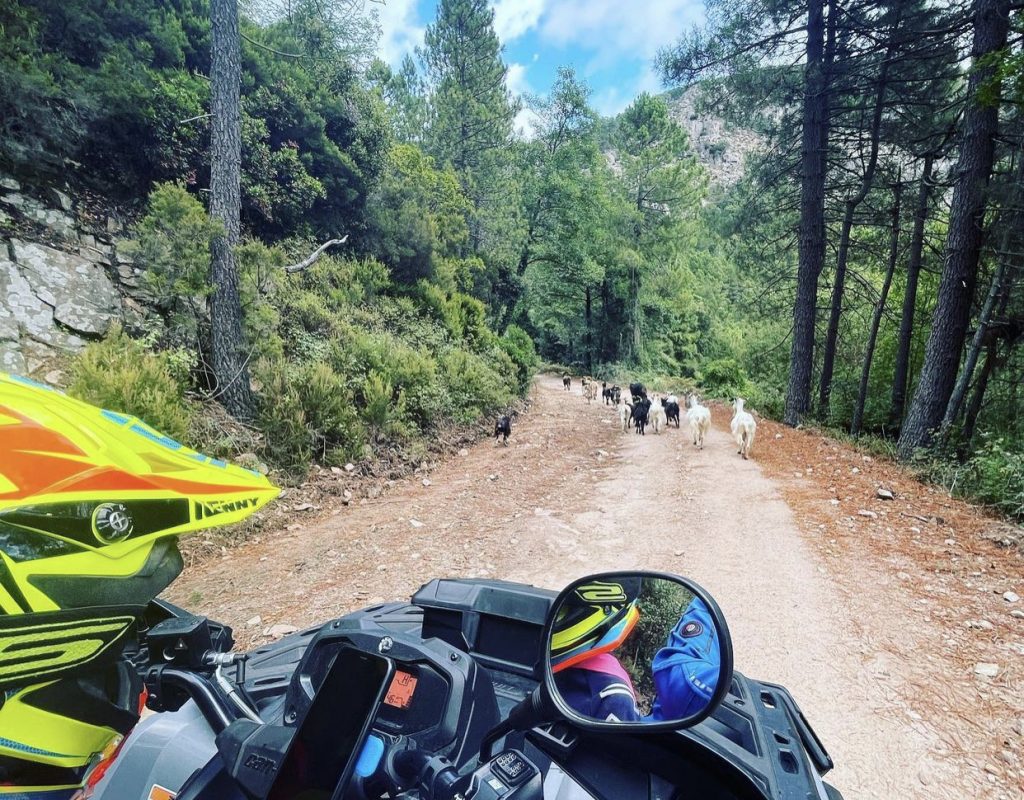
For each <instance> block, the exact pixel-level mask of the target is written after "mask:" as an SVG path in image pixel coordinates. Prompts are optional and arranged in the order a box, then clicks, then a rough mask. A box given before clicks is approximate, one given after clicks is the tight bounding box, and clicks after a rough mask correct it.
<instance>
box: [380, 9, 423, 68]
mask: <svg viewBox="0 0 1024 800" xmlns="http://www.w3.org/2000/svg"><path fill="white" fill-rule="evenodd" d="M416 6H417V0H387V2H386V3H375V4H374V8H376V10H377V15H378V19H379V21H380V28H381V37H380V44H379V45H378V47H377V52H378V53H379V55H380V57H381V58H382V59H384V60H385V61H387V62H388V63H389V64H391V66H393V67H397V66H398V65H399V64H400V63H401V61H402V57H403V56H404V55H405V54H406V53H411V52H412V51H413V48H415V47H417V46H418V45H420V44H422V43H423V32H424V30H425V28H424V26H423V25H421V24H420V22H419V16H418V15H417V13H416Z"/></svg>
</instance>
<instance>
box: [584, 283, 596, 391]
mask: <svg viewBox="0 0 1024 800" xmlns="http://www.w3.org/2000/svg"><path fill="white" fill-rule="evenodd" d="M584 303H585V307H584V314H585V317H586V320H587V374H588V375H591V374H593V372H594V321H593V315H592V313H591V309H592V305H593V303H592V298H591V292H590V287H589V286H588V287H587V288H586V295H585V300H584Z"/></svg>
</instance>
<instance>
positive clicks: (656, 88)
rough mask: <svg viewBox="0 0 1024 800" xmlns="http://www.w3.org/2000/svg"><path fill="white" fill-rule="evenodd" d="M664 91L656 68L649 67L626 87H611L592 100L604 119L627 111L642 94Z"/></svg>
mask: <svg viewBox="0 0 1024 800" xmlns="http://www.w3.org/2000/svg"><path fill="white" fill-rule="evenodd" d="M661 91H662V86H661V80H660V78H658V73H657V72H655V71H654V67H653V66H650V65H648V66H647V68H646V69H645V70H644V71H643V72H641V73H640V74H639V75H638V76H637V77H636V79H635V80H633V81H632V82H630V83H629V84H628V85H625V86H609V87H608V88H606V89H604V90H603V91H601V92H598V93H597V94H596V95H595V96H594V97H593V99H592V100H591V105H592V106H593V107H594V109H595V110H596V111H597V112H598V113H599V114H601V116H604V117H614V116H615V115H616V114H621V113H622V112H623V111H625V110H626V106H628V105H629V104H630V103H632V102H633V101H634V100H635V99H636V97H637V95H639V94H640V93H641V92H647V93H648V94H658V93H659V92H661Z"/></svg>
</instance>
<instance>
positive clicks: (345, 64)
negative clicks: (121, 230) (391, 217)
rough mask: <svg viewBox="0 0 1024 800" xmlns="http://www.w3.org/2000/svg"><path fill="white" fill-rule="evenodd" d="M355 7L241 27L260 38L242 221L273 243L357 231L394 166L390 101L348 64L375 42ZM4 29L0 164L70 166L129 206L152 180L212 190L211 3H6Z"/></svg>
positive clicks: (249, 73) (249, 91)
mask: <svg viewBox="0 0 1024 800" xmlns="http://www.w3.org/2000/svg"><path fill="white" fill-rule="evenodd" d="M345 5H346V8H345V9H344V14H343V15H339V14H336V13H332V12H333V10H334V7H333V6H332V7H331V8H330V9H328V8H326V7H324V6H323V4H319V3H313V2H311V1H310V2H296V3H294V4H290V10H291V13H290V14H288V15H278V16H275V15H273V14H264V15H262V18H261V21H260V24H257V23H255V22H253V21H251V20H248V19H244V18H243V19H242V20H241V27H242V32H243V33H244V35H245V36H246V37H247V38H248V39H250V40H253V41H256V42H259V43H260V45H262V46H258V45H254V44H250V43H248V42H246V41H243V46H242V62H243V63H242V70H243V76H242V108H241V111H242V130H243V139H244V145H243V148H242V153H243V163H242V188H243V216H244V219H245V221H246V222H247V223H248V224H249V225H250V226H251V227H252V229H253V230H255V231H258V232H259V233H261V234H263V235H265V236H267V237H271V238H281V237H283V236H287V235H290V234H294V233H296V232H304V233H307V234H312V235H316V236H320V235H322V234H324V233H330V234H335V233H337V232H338V231H340V230H345V229H349V228H351V227H353V224H354V223H355V224H358V222H359V221H360V220H361V218H362V214H363V209H364V206H365V203H366V198H367V196H368V193H369V190H370V186H371V184H372V183H373V181H374V179H375V177H376V175H377V173H378V171H379V170H380V167H381V166H382V163H383V158H384V155H385V152H386V149H387V144H388V131H387V119H386V116H385V111H384V107H383V103H382V102H381V100H380V98H379V96H378V95H377V94H376V93H375V92H373V91H371V90H370V89H369V87H367V86H366V85H365V84H364V83H363V82H361V81H360V80H359V79H358V75H357V73H356V71H355V70H354V69H353V65H352V61H351V58H353V57H354V56H356V55H358V54H359V53H362V52H365V51H366V50H367V49H369V50H372V49H374V46H373V43H372V37H373V35H374V33H373V30H372V27H373V26H372V24H371V20H370V18H369V17H368V16H367V15H366V14H365V13H363V11H362V10H361V9H359V8H356V7H355V6H354V5H352V4H345ZM342 17H343V19H342ZM0 30H2V31H3V34H4V35H3V36H0V71H2V73H3V75H4V80H3V81H2V82H0V119H2V120H3V124H2V125H3V126H2V129H0V155H2V156H3V157H4V160H5V161H9V162H11V163H13V164H14V165H15V166H16V167H17V170H18V171H19V172H23V173H25V174H27V175H39V174H43V175H54V176H58V177H60V178H62V179H63V178H65V177H66V176H67V174H68V167H72V168H73V171H72V174H73V177H75V178H77V179H78V180H79V181H81V182H83V183H86V184H88V185H89V186H91V187H94V188H97V189H99V190H100V191H101V192H102V193H103V194H105V195H107V196H109V197H111V198H114V199H117V200H123V201H128V202H133V201H135V200H136V198H138V197H140V196H144V195H145V194H146V193H147V192H148V191H149V190H150V188H151V187H152V186H153V184H155V183H160V182H166V181H175V182H184V183H185V184H187V185H188V186H189V187H196V186H199V187H201V186H203V185H204V184H205V183H206V182H207V180H208V175H209V153H208V142H209V119H208V111H209V81H208V80H207V79H205V78H204V75H206V74H208V71H209V49H210V26H209V8H208V4H207V2H206V0H168V2H165V3H160V4H157V5H155V6H154V4H153V3H152V2H148V1H147V0H124V1H123V2H118V3H109V2H107V0H76V1H75V2H67V3H65V2H58V1H57V0H25V2H20V3H6V4H3V7H2V8H0ZM367 37H369V38H367ZM266 48H272V49H275V50H278V51H281V52H289V53H298V54H301V55H302V56H303V57H300V58H286V57H282V56H280V55H277V54H275V53H273V52H271V50H268V49H266ZM307 55H308V56H309V57H306V56H307Z"/></svg>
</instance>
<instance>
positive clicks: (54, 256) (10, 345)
mask: <svg viewBox="0 0 1024 800" xmlns="http://www.w3.org/2000/svg"><path fill="white" fill-rule="evenodd" d="M37 197H45V198H47V200H46V201H45V202H44V201H43V200H40V199H37ZM115 259H116V256H115V253H114V243H113V242H112V241H111V240H109V239H108V238H107V237H106V235H105V234H101V235H100V236H94V235H93V234H92V233H90V232H87V231H85V230H84V229H83V228H81V227H80V226H79V223H78V221H77V218H76V215H75V211H74V203H73V201H72V199H71V198H70V197H69V196H68V195H67V194H65V193H64V192H62V191H60V190H59V189H55V188H42V189H40V190H39V191H35V192H32V193H31V194H30V193H28V192H27V191H26V190H25V189H23V187H22V186H21V185H20V184H19V183H18V182H17V181H16V180H14V179H13V178H10V177H8V176H0V370H2V371H4V372H15V373H23V374H28V373H32V372H35V371H37V370H39V369H40V368H42V367H43V366H45V365H46V363H47V362H48V361H50V360H51V359H52V357H53V356H54V355H56V354H58V353H59V352H62V351H74V350H78V349H80V348H81V347H83V346H84V345H85V343H86V342H87V341H88V340H89V339H95V338H99V337H102V336H104V335H105V334H106V333H107V331H108V330H109V329H110V326H111V324H113V323H114V321H115V320H117V319H118V318H119V317H120V316H121V314H122V308H123V301H122V295H121V289H122V288H123V287H121V286H120V282H119V280H118V276H117V272H116V271H115V270H114V268H113V265H114V263H115Z"/></svg>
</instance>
